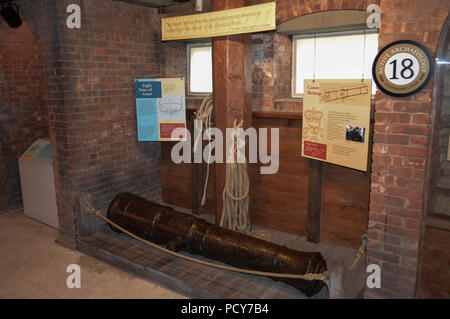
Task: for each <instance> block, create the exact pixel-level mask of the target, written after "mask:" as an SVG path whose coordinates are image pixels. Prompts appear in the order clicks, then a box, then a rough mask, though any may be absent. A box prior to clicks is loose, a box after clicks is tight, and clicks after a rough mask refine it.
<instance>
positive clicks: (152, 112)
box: [135, 78, 186, 141]
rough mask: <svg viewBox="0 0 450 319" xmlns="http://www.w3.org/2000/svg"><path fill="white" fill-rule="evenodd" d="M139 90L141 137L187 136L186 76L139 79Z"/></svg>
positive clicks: (171, 137) (137, 92) (161, 138)
mask: <svg viewBox="0 0 450 319" xmlns="http://www.w3.org/2000/svg"><path fill="white" fill-rule="evenodd" d="M135 90H136V114H137V128H138V140H139V141H179V140H182V139H184V137H185V129H186V101H185V94H184V92H185V86H184V78H167V79H136V80H135ZM174 133H176V134H174ZM175 135H177V136H175Z"/></svg>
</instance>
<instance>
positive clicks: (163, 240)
mask: <svg viewBox="0 0 450 319" xmlns="http://www.w3.org/2000/svg"><path fill="white" fill-rule="evenodd" d="M107 217H108V218H109V219H110V220H111V221H113V222H114V223H116V224H117V225H119V226H121V227H123V228H124V229H126V230H128V231H130V232H132V233H133V234H135V235H137V236H139V237H142V238H145V239H147V240H150V241H152V242H154V243H156V244H164V245H166V246H167V248H169V249H171V250H174V251H177V250H184V251H187V252H189V253H191V254H199V255H201V256H203V257H206V258H210V259H214V260H217V261H220V262H223V263H226V264H229V265H233V266H235V267H240V268H244V269H251V270H257V271H264V272H274V273H287V274H306V273H321V272H324V271H325V270H326V262H325V260H324V259H323V258H322V255H321V254H320V253H319V252H301V251H296V250H293V249H289V248H287V247H285V246H280V245H277V244H274V243H271V242H268V241H265V240H262V239H259V238H255V237H252V236H248V235H245V234H242V233H239V232H236V231H232V230H229V229H226V228H223V227H220V226H216V225H214V224H211V223H209V222H207V221H206V220H204V219H201V218H197V217H195V216H192V215H189V214H184V213H181V212H178V211H176V210H174V209H173V208H171V207H167V206H163V205H159V204H156V203H153V202H150V201H148V200H146V199H144V198H141V197H139V196H137V195H134V194H131V193H122V194H119V195H118V196H116V197H115V198H114V199H113V201H112V202H111V204H110V205H109V207H108V212H107ZM113 229H114V227H113ZM115 230H116V229H115ZM116 231H117V230H116ZM270 278H272V279H274V280H279V281H282V282H285V283H287V284H289V285H291V286H293V287H295V288H297V289H299V290H300V291H301V292H303V293H304V294H305V295H306V296H308V297H310V296H313V295H315V294H316V293H318V292H319V291H320V289H321V288H322V287H323V286H324V285H325V283H324V282H323V281H321V280H312V281H308V280H303V279H292V278H276V277H270Z"/></svg>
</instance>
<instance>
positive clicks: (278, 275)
mask: <svg viewBox="0 0 450 319" xmlns="http://www.w3.org/2000/svg"><path fill="white" fill-rule="evenodd" d="M86 209H87V210H88V211H89V212H91V213H93V214H94V215H95V216H97V217H99V218H101V219H103V220H104V221H106V222H107V223H109V224H110V225H111V226H113V227H115V228H117V229H119V230H121V231H122V232H124V233H125V234H127V235H129V236H130V237H132V238H134V239H136V240H138V241H140V242H141V243H144V244H146V245H148V246H150V247H153V248H156V249H158V250H160V251H163V252H165V253H168V254H170V255H173V256H176V257H179V258H182V259H185V260H189V261H192V262H195V263H197V264H201V265H204V266H208V267H213V268H217V269H222V270H228V271H234V272H239V273H243V274H249V275H257V276H266V277H276V278H291V279H303V280H309V281H311V280H328V277H327V276H325V275H323V274H313V273H307V274H304V275H299V274H283V273H273V272H265V271H257V270H247V269H241V268H237V267H231V266H226V265H219V264H214V263H211V262H208V261H204V260H200V259H197V258H193V257H190V256H186V255H183V254H180V253H177V252H175V251H172V250H169V249H167V248H164V247H161V246H159V245H157V244H155V243H152V242H150V241H148V240H145V239H143V238H141V237H139V236H136V235H135V234H133V233H131V232H129V231H128V230H126V229H125V228H123V227H121V226H119V225H117V224H116V223H114V222H113V221H111V220H109V219H108V218H107V217H105V216H103V215H102V213H101V212H100V211H98V210H96V209H95V208H94V207H93V206H92V205H91V204H90V203H86Z"/></svg>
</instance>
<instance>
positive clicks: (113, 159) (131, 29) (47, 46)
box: [19, 0, 161, 247]
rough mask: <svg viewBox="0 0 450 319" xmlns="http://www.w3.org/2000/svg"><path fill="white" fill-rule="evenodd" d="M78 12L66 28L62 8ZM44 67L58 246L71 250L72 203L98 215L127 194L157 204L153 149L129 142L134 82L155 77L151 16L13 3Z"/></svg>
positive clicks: (140, 11) (94, 5) (120, 9)
mask: <svg viewBox="0 0 450 319" xmlns="http://www.w3.org/2000/svg"><path fill="white" fill-rule="evenodd" d="M71 3H76V4H79V5H80V7H81V12H82V20H81V29H68V28H67V27H66V24H65V20H66V18H67V16H68V14H67V13H66V7H67V6H68V5H69V4H71ZM19 4H20V5H21V7H23V10H22V12H23V16H24V19H25V21H28V22H29V23H30V25H31V26H32V30H33V33H34V34H36V35H37V38H38V42H39V45H40V47H41V50H42V52H43V56H44V60H45V63H46V66H45V69H46V75H47V77H46V79H47V81H46V84H47V90H48V104H49V110H50V112H49V127H50V136H51V139H52V145H53V160H54V169H55V184H56V188H57V192H56V194H57V206H58V214H59V223H60V235H61V236H60V241H61V243H63V244H64V245H66V246H69V247H75V245H74V243H75V231H76V221H75V214H74V204H75V199H76V197H77V195H78V194H80V193H85V192H86V193H90V194H91V195H92V197H93V201H94V205H95V206H96V207H97V208H99V209H105V208H106V206H107V204H108V203H109V202H110V201H111V199H112V198H113V196H114V195H116V194H117V193H119V192H123V191H131V192H134V193H136V194H140V195H142V196H144V197H146V198H148V199H151V200H160V199H161V185H160V171H159V169H160V144H159V143H150V142H138V141H137V129H136V112H135V100H134V79H135V78H142V77H145V78H149V77H159V76H160V68H159V57H160V52H159V43H160V24H159V20H158V16H157V9H155V8H147V7H143V6H138V5H133V4H129V3H124V2H114V1H108V0H97V1H79V0H78V1H75V0H70V1H68V0H67V1H66V0H57V1H55V0H47V1H40V2H35V1H30V0H22V1H20V2H19Z"/></svg>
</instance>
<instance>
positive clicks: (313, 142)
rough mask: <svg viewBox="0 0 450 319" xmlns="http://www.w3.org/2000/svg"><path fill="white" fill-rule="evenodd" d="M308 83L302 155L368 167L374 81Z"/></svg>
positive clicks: (304, 98) (310, 81)
mask: <svg viewBox="0 0 450 319" xmlns="http://www.w3.org/2000/svg"><path fill="white" fill-rule="evenodd" d="M304 85H305V86H304V87H305V92H304V95H303V126H302V127H303V129H302V156H304V157H309V158H313V159H317V160H321V161H324V162H329V163H333V164H337V165H342V166H346V167H350V168H354V169H358V170H361V171H367V157H368V147H369V129H370V101H371V92H372V81H371V80H370V79H364V80H363V81H362V80H305V83H304Z"/></svg>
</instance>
